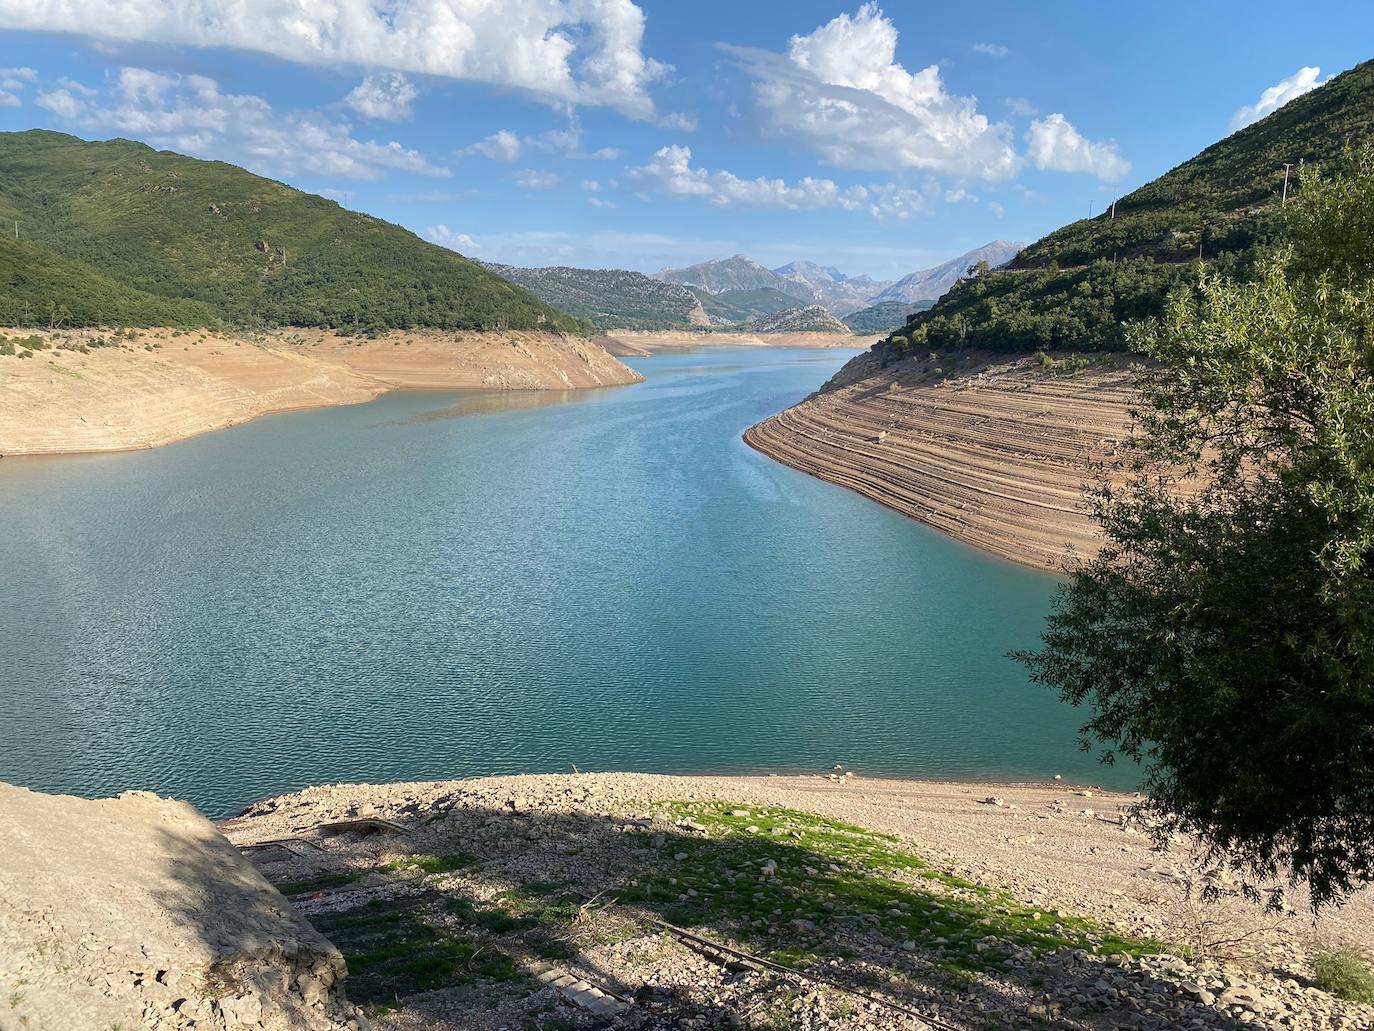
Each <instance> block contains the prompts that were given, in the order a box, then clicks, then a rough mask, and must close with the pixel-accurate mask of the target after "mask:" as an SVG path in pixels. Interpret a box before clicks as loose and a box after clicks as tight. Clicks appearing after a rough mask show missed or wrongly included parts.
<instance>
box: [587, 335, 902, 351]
mask: <svg viewBox="0 0 1374 1031" xmlns="http://www.w3.org/2000/svg"><path fill="white" fill-rule="evenodd" d="M875 339H876V337H874V336H873V335H872V334H869V335H865V336H851V335H849V334H847V333H763V334H759V333H682V332H673V331H669V330H656V331H653V332H643V333H636V332H631V331H629V330H616V331H615V332H612V333H607V334H604V335H602V336H599V337H597V338H596V341H597V343H599V344H601V345H602V346H603V347H605V348H606V350H607V351H609V352H610V353H611V354H614V355H620V356H622V357H624V356H629V357H643V356H645V355H650V354H657V353H658V352H660V351H682V350H690V349H693V348H698V347H836V348H850V349H853V350H857V349H858V348H861V347H867V346H868V345H869V344H871V343H873V341H874V340H875Z"/></svg>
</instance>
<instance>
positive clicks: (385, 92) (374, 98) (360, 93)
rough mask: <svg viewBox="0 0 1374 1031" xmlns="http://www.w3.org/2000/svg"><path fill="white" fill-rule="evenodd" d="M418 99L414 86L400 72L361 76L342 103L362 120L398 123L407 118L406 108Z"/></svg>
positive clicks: (408, 111)
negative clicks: (361, 117)
mask: <svg viewBox="0 0 1374 1031" xmlns="http://www.w3.org/2000/svg"><path fill="white" fill-rule="evenodd" d="M418 95H419V93H418V92H417V91H416V89H415V85H414V83H412V82H411V81H410V80H409V79H407V78H406V77H405V76H404V75H402V74H401V73H400V72H378V73H376V74H368V75H364V76H363V81H362V82H360V83H358V85H356V86H354V87H353V89H352V90H351V91H350V92H349V94H348V96H346V97H344V103H345V104H347V105H348V106H349V107H351V108H352V109H353V110H354V111H357V112H358V114H360V115H362V116H363V117H364V118H378V119H381V120H382V121H387V122H399V121H400V120H401V119H403V118H409V117H410V105H411V104H412V103H413V102H414V100H415V98H416V97H417V96H418Z"/></svg>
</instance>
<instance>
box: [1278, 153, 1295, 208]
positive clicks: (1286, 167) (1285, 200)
mask: <svg viewBox="0 0 1374 1031" xmlns="http://www.w3.org/2000/svg"><path fill="white" fill-rule="evenodd" d="M1292 167H1293V165H1292V163H1291V162H1288V163H1286V164H1285V165H1284V166H1283V200H1282V201H1280V204H1287V203H1288V170H1289V169H1290V168H1292Z"/></svg>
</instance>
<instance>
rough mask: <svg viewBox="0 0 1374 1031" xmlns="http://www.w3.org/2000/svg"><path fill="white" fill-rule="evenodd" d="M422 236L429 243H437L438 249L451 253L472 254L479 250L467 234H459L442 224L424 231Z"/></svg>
mask: <svg viewBox="0 0 1374 1031" xmlns="http://www.w3.org/2000/svg"><path fill="white" fill-rule="evenodd" d="M424 236H425V239H426V240H428V241H430V242H431V243H437V244H438V245H439V246H440V247H447V248H448V249H449V250H451V251H460V252H462V253H464V254H473V253H475V252H476V251H478V250H480V249H481V248H479V247H478V246H477V241H476V240H474V239H473V238H472V237H470V236H468V234H467V233H459V232H457V231H455V230H453V229H450V228H449V227H448V226H446V225H444V224H443V223H442V222H441V223H439V224H438V225H436V226H430V227H429V228H428V229H426V230H425V233H424Z"/></svg>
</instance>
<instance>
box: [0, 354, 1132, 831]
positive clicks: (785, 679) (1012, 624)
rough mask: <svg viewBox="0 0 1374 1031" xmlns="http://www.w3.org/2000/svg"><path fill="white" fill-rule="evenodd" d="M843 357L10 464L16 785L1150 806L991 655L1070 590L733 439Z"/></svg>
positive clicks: (673, 359)
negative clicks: (807, 780)
mask: <svg viewBox="0 0 1374 1031" xmlns="http://www.w3.org/2000/svg"><path fill="white" fill-rule="evenodd" d="M847 357H848V354H847V353H842V352H834V351H820V352H817V351H804V350H797V351H792V350H768V351H762V350H747V349H741V350H734V349H731V350H713V351H710V352H704V353H689V354H677V355H661V356H656V357H653V358H646V359H640V360H636V361H634V362H632V364H634V365H635V366H636V367H637V368H638V369H639V370H640V371H641V372H643V373H644V375H645V376H646V377H647V382H645V383H643V384H640V385H637V386H633V387H625V388H618V389H612V390H601V391H590V392H576V393H567V394H535V395H520V394H493V393H485V392H483V393H470V394H455V393H400V394H392V395H389V396H387V397H384V398H382V399H380V400H378V401H376V402H374V403H372V404H367V405H359V406H356V407H350V408H333V409H322V410H319V411H311V412H301V413H292V414H287V415H279V416H272V417H269V418H265V419H261V420H258V421H256V422H252V423H249V424H247V425H245V426H240V427H236V428H234V429H230V430H226V431H223V432H219V433H212V434H209V435H206V436H202V437H198V438H195V439H193V440H188V441H184V442H182V443H180V444H176V445H174V446H172V447H167V448H160V449H157V450H153V451H141V452H135V453H129V454H118V455H102V456H74V457H62V458H52V459H34V458H29V459H7V460H5V461H3V462H0V570H3V577H2V578H0V612H3V613H4V623H3V630H0V677H2V678H3V684H4V687H3V690H0V780H6V781H11V782H17V783H20V784H26V785H29V786H31V787H34V788H40V789H43V790H50V791H64V792H73V793H77V794H82V795H105V794H109V793H112V792H116V791H119V790H122V789H126V788H144V789H149V790H153V791H158V792H162V793H168V794H173V795H176V796H179V797H182V798H186V799H189V800H190V801H192V802H195V803H196V804H198V805H200V806H202V807H203V808H205V809H206V810H207V811H209V812H210V813H212V814H215V815H222V814H226V813H228V812H230V811H232V810H235V809H237V808H238V807H240V806H242V805H243V804H245V803H247V802H249V801H251V800H253V799H256V798H259V797H262V796H264V795H268V794H272V793H276V792H280V791H284V790H287V789H292V788H297V787H300V786H303V785H306V784H312V783H326V782H339V781H364V780H365V781H383V780H400V779H418V778H440V777H457V776H469V775H478V774H489V773H512V772H527V771H528V772H533V771H558V770H567V769H569V767H570V766H571V765H572V764H574V763H575V764H576V765H577V766H578V768H579V769H583V770H589V769H590V770H598V769H634V770H657V771H676V772H726V771H764V770H768V771H772V770H776V771H793V770H828V769H829V768H830V766H831V765H832V764H833V763H836V762H843V763H846V764H849V765H851V766H853V767H854V768H855V769H856V770H857V771H858V772H859V773H861V774H862V773H868V774H877V773H886V774H899V775H912V776H922V777H951V778H953V777H969V778H1011V777H1024V778H1042V777H1047V776H1052V775H1053V774H1054V773H1063V774H1064V775H1065V777H1067V778H1071V779H1080V780H1091V781H1098V782H1102V781H1106V782H1108V783H1112V782H1114V783H1116V784H1119V785H1120V784H1124V783H1129V782H1130V780H1131V775H1130V773H1129V772H1127V771H1112V770H1109V769H1103V768H1101V767H1099V766H1098V765H1097V764H1096V763H1095V762H1094V761H1093V760H1092V758H1091V757H1089V756H1085V755H1083V754H1082V753H1080V752H1079V751H1078V750H1077V747H1076V744H1075V736H1074V729H1075V727H1076V726H1077V724H1078V722H1080V719H1079V714H1077V713H1075V712H1074V711H1072V710H1070V709H1068V708H1065V707H1064V706H1062V705H1061V704H1060V703H1059V702H1058V701H1057V700H1056V699H1055V698H1054V696H1052V695H1051V694H1050V693H1048V692H1046V691H1044V690H1043V689H1040V688H1036V687H1032V686H1029V685H1028V684H1027V683H1026V680H1025V676H1024V674H1023V672H1022V670H1021V669H1020V667H1018V666H1017V665H1015V664H1014V663H1012V662H1011V661H1010V660H1008V659H1007V658H1006V657H1005V655H1006V652H1007V650H1008V649H1010V648H1015V647H1020V646H1026V645H1030V644H1033V643H1034V642H1035V641H1036V639H1037V635H1038V631H1039V626H1040V622H1041V619H1042V618H1043V615H1044V613H1045V612H1046V610H1047V607H1048V603H1049V598H1050V595H1051V593H1052V591H1053V588H1054V585H1055V581H1054V579H1053V578H1051V577H1049V576H1046V575H1042V574H1039V573H1036V572H1034V571H1031V570H1027V569H1022V568H1020V567H1017V566H1014V565H1012V564H1009V563H1006V562H1003V561H1001V560H998V559H995V558H991V557H989V556H986V555H983V554H980V553H978V552H976V551H973V550H971V549H969V548H967V547H965V546H963V545H961V544H958V543H956V542H953V541H950V540H948V539H946V538H944V537H942V536H941V535H939V534H937V533H935V532H933V531H931V530H928V529H926V528H925V527H923V526H920V525H918V524H916V523H914V522H911V521H909V520H906V519H903V518H901V517H899V516H897V515H894V514H893V513H890V512H888V511H886V510H885V509H883V508H881V507H879V506H877V505H874V504H872V503H871V502H868V501H866V500H864V499H862V498H860V497H858V496H857V495H855V494H852V493H850V492H848V491H845V490H842V489H840V488H837V487H834V486H831V485H829V484H825V483H822V482H820V481H818V480H814V479H811V478H810V477H807V476H804V475H802V474H800V473H797V472H794V471H793V470H791V469H788V468H785V467H783V466H781V465H778V464H776V463H774V462H772V461H770V460H768V459H766V458H764V457H762V456H761V455H758V454H756V453H755V452H753V451H751V450H750V449H749V448H748V447H746V446H745V445H744V444H743V443H742V442H741V440H740V439H739V435H740V433H741V432H742V431H743V430H744V429H745V428H746V427H747V426H749V425H750V424H751V423H753V422H756V421H757V420H759V419H761V418H763V417H764V416H767V415H769V414H771V413H773V412H775V411H777V410H779V409H781V408H783V407H785V406H787V405H789V404H791V403H793V402H794V401H797V400H799V399H800V398H802V397H803V396H805V395H806V394H807V393H809V392H810V391H811V390H813V389H815V387H817V386H818V385H819V384H820V383H822V382H823V381H824V380H825V379H826V377H827V376H829V375H830V373H831V372H832V371H834V369H835V368H837V367H838V366H839V365H840V364H841V363H842V362H843V361H844V359H845V358H847Z"/></svg>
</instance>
